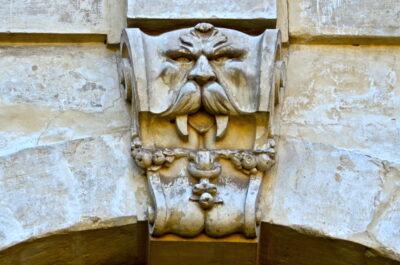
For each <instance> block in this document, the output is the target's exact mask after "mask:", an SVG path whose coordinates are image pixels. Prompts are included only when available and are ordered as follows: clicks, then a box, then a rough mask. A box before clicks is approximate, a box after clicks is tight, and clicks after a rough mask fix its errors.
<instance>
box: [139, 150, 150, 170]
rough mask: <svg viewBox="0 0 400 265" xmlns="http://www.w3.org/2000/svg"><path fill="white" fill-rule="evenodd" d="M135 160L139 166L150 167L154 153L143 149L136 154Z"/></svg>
mask: <svg viewBox="0 0 400 265" xmlns="http://www.w3.org/2000/svg"><path fill="white" fill-rule="evenodd" d="M135 161H136V164H137V165H138V166H139V167H142V168H147V167H150V166H151V163H152V155H151V153H150V152H149V151H146V150H141V151H140V152H138V153H137V154H136V157H135Z"/></svg>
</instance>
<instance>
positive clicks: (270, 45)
mask: <svg viewBox="0 0 400 265" xmlns="http://www.w3.org/2000/svg"><path fill="white" fill-rule="evenodd" d="M261 41H262V43H261V53H260V54H261V64H260V103H259V107H258V111H260V112H270V113H272V112H273V110H274V106H275V105H276V104H277V103H278V102H279V100H278V99H279V97H280V93H281V88H280V86H281V85H283V86H284V82H285V81H284V78H285V76H284V72H285V65H284V63H283V62H282V61H281V34H280V31H279V30H277V29H268V30H266V31H265V32H264V33H263V36H262V39H261ZM277 86H278V87H277Z"/></svg>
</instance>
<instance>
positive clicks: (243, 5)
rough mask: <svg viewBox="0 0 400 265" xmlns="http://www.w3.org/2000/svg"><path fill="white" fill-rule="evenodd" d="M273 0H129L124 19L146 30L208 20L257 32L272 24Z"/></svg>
mask: <svg viewBox="0 0 400 265" xmlns="http://www.w3.org/2000/svg"><path fill="white" fill-rule="evenodd" d="M276 2H277V1H276V0H245V1H236V2H235V3H234V4H233V3H232V1H229V0H212V1H210V0H200V1H190V0H176V1H162V0H129V1H128V21H129V22H128V23H129V25H130V26H135V27H140V28H142V29H148V30H153V31H154V30H155V31H157V30H166V29H170V28H176V27H182V26H193V25H195V24H196V23H198V22H210V23H213V24H214V25H215V26H225V27H229V28H232V27H233V28H237V29H241V30H244V31H247V32H258V33H261V32H262V31H263V30H265V28H266V26H269V27H275V25H276V20H277V13H278V7H277V3H276Z"/></svg>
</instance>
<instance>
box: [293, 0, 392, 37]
mask: <svg viewBox="0 0 400 265" xmlns="http://www.w3.org/2000/svg"><path fill="white" fill-rule="evenodd" d="M288 6H289V23H290V24H289V31H290V36H291V37H294V38H298V39H302V40H312V39H315V38H319V37H322V38H324V39H325V40H326V41H328V42H329V41H332V39H329V38H332V37H344V38H358V37H367V38H369V39H370V40H371V41H373V38H377V37H378V38H379V37H392V38H396V37H398V36H399V35H400V28H399V24H400V16H399V12H400V5H399V1H398V0H385V1H375V0H333V1H324V0H317V1H315V0H289V1H288Z"/></svg>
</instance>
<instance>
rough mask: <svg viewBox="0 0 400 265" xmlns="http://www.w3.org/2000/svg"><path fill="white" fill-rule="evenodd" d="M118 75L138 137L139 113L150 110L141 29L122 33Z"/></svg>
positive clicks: (134, 131) (134, 132)
mask: <svg viewBox="0 0 400 265" xmlns="http://www.w3.org/2000/svg"><path fill="white" fill-rule="evenodd" d="M118 74H119V80H120V88H121V93H123V94H124V95H125V98H126V99H127V100H128V101H130V102H131V104H132V130H133V132H132V134H133V135H138V133H139V129H138V128H139V127H138V113H139V112H140V111H147V110H148V99H147V76H146V58H145V53H144V48H143V33H142V31H141V30H139V29H136V28H133V29H124V30H123V31H122V35H121V47H120V57H119V61H118Z"/></svg>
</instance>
